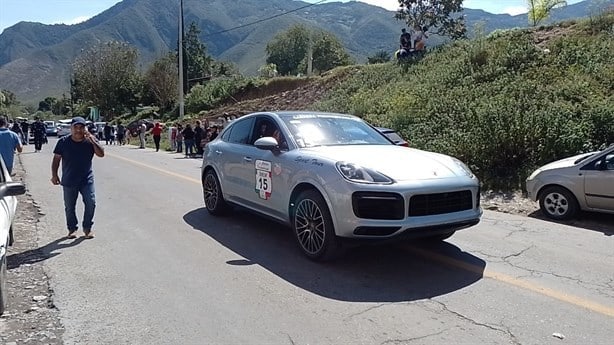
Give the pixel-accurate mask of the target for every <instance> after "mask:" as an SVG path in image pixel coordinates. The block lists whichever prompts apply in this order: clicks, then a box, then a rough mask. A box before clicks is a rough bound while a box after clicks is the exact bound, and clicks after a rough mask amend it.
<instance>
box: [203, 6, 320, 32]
mask: <svg viewBox="0 0 614 345" xmlns="http://www.w3.org/2000/svg"><path fill="white" fill-rule="evenodd" d="M325 1H328V0H320V1H318V2H314V3H313V4H309V5H305V6H303V7H299V8H296V9H294V10H290V11H286V12H283V13H279V14H276V15H274V16H270V17H267V18H263V19H260V20H257V21H255V22H252V23H248V24H243V25H239V26H235V27H233V28H230V29H226V30H222V31H218V32H214V33H212V34H207V35H204V37H208V36H214V35H219V34H223V33H226V32H228V31H232V30H237V29H242V28H245V27H248V26H251V25H256V24H260V23H262V22H265V21H267V20H271V19H274V18H277V17H281V16H285V15H286V14H290V13H292V12H296V11H300V10H302V9H305V8H308V7H311V6H315V5H318V4H321V3H323V2H325Z"/></svg>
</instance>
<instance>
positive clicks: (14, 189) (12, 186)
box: [0, 181, 26, 198]
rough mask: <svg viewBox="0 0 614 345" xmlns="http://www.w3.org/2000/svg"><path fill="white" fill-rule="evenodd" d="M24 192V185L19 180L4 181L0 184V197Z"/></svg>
mask: <svg viewBox="0 0 614 345" xmlns="http://www.w3.org/2000/svg"><path fill="white" fill-rule="evenodd" d="M25 193H26V186H25V185H24V184H23V183H21V182H13V181H11V182H6V183H3V184H0V197H2V198H4V197H5V196H17V195H22V194H25Z"/></svg>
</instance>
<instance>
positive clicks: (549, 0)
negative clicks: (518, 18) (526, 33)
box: [528, 0, 567, 26]
mask: <svg viewBox="0 0 614 345" xmlns="http://www.w3.org/2000/svg"><path fill="white" fill-rule="evenodd" d="M528 5H529V13H528V16H529V23H530V24H531V25H532V26H537V25H538V24H539V23H540V22H541V21H542V20H545V19H546V18H548V16H550V12H552V9H553V8H555V7H561V6H566V5H567V2H566V1H565V0H528Z"/></svg>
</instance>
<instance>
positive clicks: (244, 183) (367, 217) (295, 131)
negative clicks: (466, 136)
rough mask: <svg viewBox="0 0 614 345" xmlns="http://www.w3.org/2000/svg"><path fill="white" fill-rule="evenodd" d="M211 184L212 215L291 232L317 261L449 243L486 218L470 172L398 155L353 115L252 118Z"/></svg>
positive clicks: (221, 152) (425, 155) (211, 168)
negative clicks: (242, 210) (350, 251)
mask: <svg viewBox="0 0 614 345" xmlns="http://www.w3.org/2000/svg"><path fill="white" fill-rule="evenodd" d="M201 178H202V186H203V195H204V201H205V206H206V208H207V210H208V212H209V213H211V214H212V215H221V214H224V213H226V212H228V211H230V207H229V205H239V206H242V207H246V208H248V209H250V210H252V211H255V212H257V213H259V214H262V215H265V216H267V217H270V218H272V219H274V220H277V221H279V222H281V223H283V224H286V225H288V226H290V227H291V228H292V230H293V233H294V236H295V239H296V241H297V243H298V246H299V248H300V249H301V250H302V252H303V253H304V254H305V255H306V256H307V257H309V258H310V259H312V260H327V259H330V258H333V257H334V256H336V254H337V253H338V252H339V251H338V249H339V246H340V245H341V244H342V243H344V242H347V241H346V240H365V241H372V242H373V241H381V240H393V239H402V238H403V239H405V238H430V239H435V240H443V239H446V238H448V237H450V236H452V234H454V232H455V231H457V230H460V229H464V228H467V227H470V226H472V225H475V224H477V223H478V222H479V221H480V217H481V215H482V209H481V208H480V205H479V182H478V179H477V178H476V177H475V176H474V174H473V173H472V172H471V171H470V170H469V168H468V167H467V166H466V165H465V164H463V163H462V162H460V161H459V160H457V159H455V158H452V157H449V156H446V155H443V154H438V153H433V152H427V151H421V150H417V149H411V148H410V149H407V148H404V147H399V146H396V145H394V144H393V143H391V142H390V141H389V140H388V139H386V138H385V137H384V136H382V135H381V133H379V132H378V131H377V130H376V129H374V128H373V127H371V126H370V125H369V124H367V123H366V122H364V121H363V120H361V119H360V118H358V117H355V116H351V115H346V114H333V113H317V112H266V113H253V114H249V115H245V116H243V117H241V118H239V119H236V120H234V121H232V122H231V123H230V124H228V126H227V127H226V128H224V130H223V131H222V132H221V134H220V135H219V136H218V137H217V138H216V139H215V140H213V141H211V142H209V144H208V145H207V146H206V147H205V152H204V155H203V164H202V171H201Z"/></svg>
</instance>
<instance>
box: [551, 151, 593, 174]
mask: <svg viewBox="0 0 614 345" xmlns="http://www.w3.org/2000/svg"><path fill="white" fill-rule="evenodd" d="M595 153H596V152H592V153H582V154H579V155H575V156H573V157H567V158H563V159H560V160H558V161H554V162H552V163H548V164H546V165H544V166H542V167H541V168H539V170H541V171H544V170H554V169H562V168H569V167H572V166H574V165H576V164H577V163H576V161H577V160H579V159H581V158H584V159H583V160H582V162H587V161H588V157H589V156H592V155H593V154H595Z"/></svg>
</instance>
